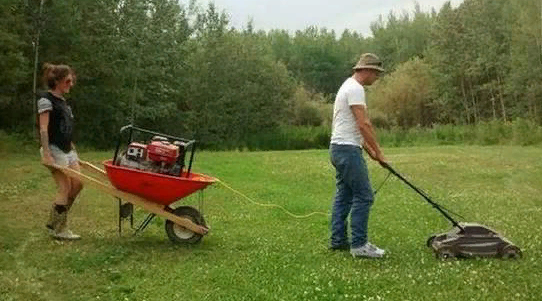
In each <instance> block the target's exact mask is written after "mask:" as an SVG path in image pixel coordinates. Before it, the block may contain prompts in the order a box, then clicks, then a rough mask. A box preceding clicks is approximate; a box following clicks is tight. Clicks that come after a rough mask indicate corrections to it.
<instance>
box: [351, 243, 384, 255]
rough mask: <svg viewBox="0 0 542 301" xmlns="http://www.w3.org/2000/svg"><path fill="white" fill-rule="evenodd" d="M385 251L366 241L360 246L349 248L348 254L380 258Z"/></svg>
mask: <svg viewBox="0 0 542 301" xmlns="http://www.w3.org/2000/svg"><path fill="white" fill-rule="evenodd" d="M385 253H386V251H384V250H382V249H380V248H379V247H377V246H375V245H373V244H371V243H370V242H367V243H366V244H364V245H363V246H361V247H358V248H353V249H350V254H352V256H353V257H370V258H380V257H382V256H384V254H385Z"/></svg>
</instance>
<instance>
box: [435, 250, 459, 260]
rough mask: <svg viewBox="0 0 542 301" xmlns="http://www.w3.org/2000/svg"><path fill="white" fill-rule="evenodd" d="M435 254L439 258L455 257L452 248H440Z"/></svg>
mask: <svg viewBox="0 0 542 301" xmlns="http://www.w3.org/2000/svg"><path fill="white" fill-rule="evenodd" d="M435 256H436V257H437V259H441V260H449V259H452V258H455V253H454V252H453V251H452V250H451V249H450V248H446V247H444V248H440V249H438V250H436V251H435Z"/></svg>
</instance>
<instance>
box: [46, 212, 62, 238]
mask: <svg viewBox="0 0 542 301" xmlns="http://www.w3.org/2000/svg"><path fill="white" fill-rule="evenodd" d="M58 222H59V214H58V212H57V211H56V210H55V205H53V206H52V207H51V211H50V212H49V221H47V224H45V227H46V228H47V231H48V232H49V234H50V235H53V234H54V233H55V228H56V227H57V225H58Z"/></svg>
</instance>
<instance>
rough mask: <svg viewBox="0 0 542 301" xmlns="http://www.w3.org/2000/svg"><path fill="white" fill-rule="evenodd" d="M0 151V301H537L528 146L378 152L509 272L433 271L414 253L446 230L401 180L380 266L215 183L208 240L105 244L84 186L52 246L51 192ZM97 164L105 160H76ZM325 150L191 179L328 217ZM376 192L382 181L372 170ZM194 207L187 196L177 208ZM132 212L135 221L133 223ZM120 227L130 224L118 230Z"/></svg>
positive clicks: (430, 259) (98, 201) (24, 162)
mask: <svg viewBox="0 0 542 301" xmlns="http://www.w3.org/2000/svg"><path fill="white" fill-rule="evenodd" d="M6 149H9V148H4V151H0V154H1V156H0V158H1V159H0V179H1V181H0V206H1V208H2V209H1V210H0V229H1V230H2V231H1V232H2V235H0V246H1V248H2V252H1V253H0V300H5V301H10V300H25V301H26V300H32V301H38V300H70V301H72V300H140V301H142V300H147V301H149V300H167V301H170V300H181V299H183V300H350V299H354V300H541V299H542V284H541V283H542V282H541V281H540V279H542V259H541V256H542V214H541V213H542V161H541V160H540V153H541V149H540V148H535V147H512V146H505V147H502V146H501V147H494V146H492V147H475V146H441V147H412V148H389V149H385V153H386V154H387V157H388V158H389V159H390V160H391V161H392V165H393V166H394V167H396V169H397V170H399V171H400V172H401V173H403V174H404V175H405V176H406V177H407V178H409V179H410V180H412V181H413V182H414V183H415V184H417V185H419V186H420V187H422V188H423V189H424V190H425V191H426V192H427V193H428V194H429V195H430V196H432V197H433V198H434V199H435V200H436V201H438V202H440V203H442V204H443V205H445V206H447V207H449V208H451V209H453V210H454V211H457V212H458V213H460V214H462V215H464V216H465V217H466V219H467V221H478V222H482V223H483V224H486V225H488V226H490V227H492V228H495V229H496V230H497V231H499V232H500V233H502V234H503V235H505V236H506V237H507V238H509V239H510V240H512V241H513V242H514V243H516V244H517V245H518V246H520V247H521V248H522V250H523V252H524V258H523V259H521V260H518V261H505V260H500V259H474V260H453V261H449V262H441V261H438V260H436V259H435V258H434V256H433V254H432V253H431V252H430V250H429V249H428V248H427V247H426V246H425V241H426V239H427V238H428V237H429V236H430V235H431V234H433V233H438V232H443V231H447V230H448V229H449V227H450V225H449V223H448V222H447V221H446V220H445V219H444V218H443V217H441V216H440V215H439V214H438V212H436V211H435V210H434V209H432V208H431V207H430V206H429V205H428V204H426V203H425V202H424V201H423V200H422V199H421V198H420V197H419V196H418V195H416V194H415V193H414V192H413V191H411V190H409V189H408V188H407V187H406V186H405V185H403V184H402V183H401V182H399V180H397V179H394V178H390V180H389V181H388V182H387V183H386V184H385V186H384V187H383V188H382V190H381V191H380V192H379V193H378V195H377V198H376V202H375V205H374V207H373V210H372V212H371V217H370V238H371V240H372V241H373V242H374V243H375V244H377V245H379V246H381V247H384V248H385V249H387V250H388V252H389V255H387V256H386V257H385V258H384V259H381V260H364V259H353V258H352V257H351V256H350V255H349V254H348V253H347V252H330V251H328V250H327V242H328V235H329V230H328V224H329V221H328V218H327V217H325V216H312V217H309V218H306V219H294V218H292V217H290V216H288V215H286V214H284V213H283V212H282V211H280V210H278V209H273V208H271V209H269V208H264V207H260V206H256V205H253V204H251V203H250V202H248V201H246V200H244V199H243V198H242V197H240V196H238V195H236V194H234V193H233V192H231V191H230V190H227V189H225V188H223V187H221V186H220V185H218V184H217V185H213V186H211V188H209V189H207V190H205V193H204V197H205V203H204V215H205V218H206V220H207V221H208V223H209V224H210V226H211V227H212V231H211V232H210V234H209V235H207V236H206V237H204V238H203V240H202V242H201V243H200V244H198V245H195V246H178V245H173V244H172V243H170V242H169V240H168V239H167V237H166V235H165V231H164V228H163V220H161V219H159V220H156V221H155V222H153V223H152V224H151V225H150V226H149V228H148V229H147V230H145V231H144V232H143V233H142V235H140V236H136V237H133V236H131V235H130V233H129V232H128V231H126V232H124V235H123V236H122V237H119V236H118V234H117V224H116V221H117V211H116V206H117V203H116V200H115V199H114V198H113V197H111V196H110V195H107V194H105V193H103V192H101V191H98V190H95V189H92V188H86V189H85V190H84V191H83V193H82V195H81V197H80V199H79V200H78V202H77V203H76V205H75V206H74V208H73V213H72V215H71V218H72V219H71V225H72V228H73V230H75V231H76V232H77V233H78V234H81V235H82V236H83V239H82V240H81V241H78V242H58V241H54V240H52V239H50V238H49V237H48V236H47V234H46V233H45V229H44V223H45V220H46V219H47V212H48V209H49V206H50V202H51V199H52V196H53V194H54V187H53V181H52V179H51V177H50V175H49V174H48V172H47V171H46V169H45V168H43V167H42V166H40V164H39V158H38V156H37V150H36V151H34V152H13V151H6ZM81 156H82V158H83V159H86V160H88V161H91V162H94V163H96V164H99V162H100V161H101V160H103V159H106V158H109V157H110V153H109V152H108V153H102V152H86V153H83V154H81ZM328 162H329V160H328V154H327V151H325V150H310V151H286V152H202V153H199V154H197V156H196V161H195V169H196V171H199V172H203V173H206V174H209V175H212V176H215V177H218V178H220V179H221V180H223V181H224V182H225V183H228V184H229V185H231V186H232V187H233V188H235V189H238V190H239V191H241V192H243V193H244V194H246V195H248V196H250V197H251V198H253V199H254V200H255V201H258V202H261V203H274V204H278V205H281V206H284V207H286V208H287V209H288V210H289V211H291V212H293V213H295V214H307V213H310V212H313V211H321V212H327V211H328V210H329V208H330V205H331V199H332V195H333V191H334V171H333V169H332V167H331V166H330V164H329V163H328ZM369 167H370V171H371V179H372V181H373V183H374V186H378V184H380V183H381V181H382V180H383V179H384V178H385V177H386V175H387V173H386V172H385V171H384V170H383V169H381V168H379V167H378V166H377V165H376V164H374V163H370V166H369ZM183 201H184V202H179V203H184V204H188V205H195V206H197V201H198V198H197V195H194V196H191V197H189V198H186V199H184V200H183ZM144 214H145V213H144V212H143V211H141V210H138V211H137V214H136V218H137V219H138V220H141V219H142V218H143V217H144ZM125 226H128V223H125Z"/></svg>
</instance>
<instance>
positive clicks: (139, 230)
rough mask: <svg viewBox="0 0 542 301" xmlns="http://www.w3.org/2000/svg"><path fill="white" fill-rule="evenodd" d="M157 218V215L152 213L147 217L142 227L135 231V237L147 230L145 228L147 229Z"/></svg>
mask: <svg viewBox="0 0 542 301" xmlns="http://www.w3.org/2000/svg"><path fill="white" fill-rule="evenodd" d="M155 216H156V214H154V213H150V214H149V215H147V217H146V218H145V220H144V221H143V222H141V225H139V227H137V229H136V230H135V233H134V235H137V234H138V233H139V232H141V231H143V230H145V228H147V226H148V225H149V223H150V222H151V221H152V220H153V219H154V217H155Z"/></svg>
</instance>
